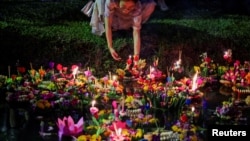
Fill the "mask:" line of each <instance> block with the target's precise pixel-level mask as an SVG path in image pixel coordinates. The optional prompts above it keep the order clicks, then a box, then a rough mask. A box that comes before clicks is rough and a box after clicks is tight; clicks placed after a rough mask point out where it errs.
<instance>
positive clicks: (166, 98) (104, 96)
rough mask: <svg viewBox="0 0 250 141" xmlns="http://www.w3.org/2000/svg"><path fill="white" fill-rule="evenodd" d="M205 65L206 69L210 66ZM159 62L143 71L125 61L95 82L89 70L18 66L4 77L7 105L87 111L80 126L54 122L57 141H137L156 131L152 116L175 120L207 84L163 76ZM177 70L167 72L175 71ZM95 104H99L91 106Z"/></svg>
mask: <svg viewBox="0 0 250 141" xmlns="http://www.w3.org/2000/svg"><path fill="white" fill-rule="evenodd" d="M208 60H209V59H207V58H206V62H207V65H205V66H208V64H210V62H209V61H208ZM158 61H159V60H158V58H156V59H155V60H154V62H153V64H152V65H149V66H148V69H147V68H146V66H147V64H146V62H145V60H141V59H139V58H138V57H137V56H133V58H132V57H129V59H128V60H127V62H126V68H125V69H117V70H116V74H113V75H112V74H111V72H109V73H108V74H107V75H105V76H103V77H100V78H98V77H96V76H94V74H93V73H92V70H91V69H90V68H84V69H81V66H80V65H72V66H71V68H70V69H68V67H65V66H63V65H62V64H57V65H55V63H54V62H49V67H48V68H46V69H45V68H44V67H40V68H39V69H38V70H35V69H34V68H33V67H31V69H30V70H28V71H27V72H26V69H24V68H22V67H20V68H19V71H18V74H17V75H13V76H12V77H3V78H4V79H3V80H4V81H5V82H3V84H4V85H5V86H7V88H8V92H7V101H8V102H27V103H29V104H30V105H31V107H32V108H33V110H34V111H39V110H42V111H47V110H48V109H50V110H51V109H52V110H54V111H58V110H56V109H61V111H71V110H80V111H86V109H87V108H88V107H89V111H87V114H88V117H86V118H85V121H84V122H83V119H79V120H78V122H77V123H75V122H74V120H73V118H72V117H71V116H64V117H63V118H62V119H61V118H60V117H57V121H56V125H57V127H58V135H59V138H61V136H63V135H69V136H74V137H75V139H77V140H103V139H110V140H114V141H117V140H139V139H142V138H143V134H145V133H146V132H145V130H144V129H145V128H146V127H152V128H157V131H159V129H160V127H159V123H160V120H159V119H157V118H156V116H155V111H157V110H161V111H162V114H164V112H165V110H166V109H174V110H176V109H177V110H176V111H178V116H180V113H181V112H182V110H183V107H184V106H189V105H190V104H192V102H195V101H192V100H195V99H198V100H200V99H201V98H202V95H201V93H200V92H199V91H198V88H200V87H203V86H204V84H205V83H206V82H207V81H206V78H203V76H201V74H200V73H196V74H195V77H194V78H195V79H194V78H193V79H190V78H187V77H185V78H181V79H175V78H174V76H173V75H171V76H170V75H169V74H168V76H166V75H165V74H164V73H162V72H161V71H160V70H159V69H158ZM178 65H179V64H176V65H174V68H173V69H172V70H178V71H180V67H179V66H178ZM213 69H214V68H213ZM168 77H171V79H168ZM124 80H129V82H130V80H133V82H135V83H136V87H133V88H134V91H131V92H128V91H124V89H125V88H128V87H127V86H126V85H123V84H124V83H123V81H124ZM168 80H170V81H168ZM166 81H167V82H166ZM193 85H194V86H195V87H194V86H193ZM191 99H192V100H191ZM94 100H95V101H97V102H98V103H91V101H94ZM190 100H191V101H190ZM91 104H92V106H91ZM83 108H84V109H83ZM87 110H88V109H87ZM59 111H60V110H59ZM164 118H166V117H164ZM83 123H84V124H83ZM164 124H165V123H164ZM164 126H165V125H164ZM180 128H182V127H180ZM173 129H174V130H175V128H173Z"/></svg>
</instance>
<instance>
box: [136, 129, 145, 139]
mask: <svg viewBox="0 0 250 141" xmlns="http://www.w3.org/2000/svg"><path fill="white" fill-rule="evenodd" d="M142 134H143V132H142V129H137V130H136V134H135V137H136V138H141V137H142Z"/></svg>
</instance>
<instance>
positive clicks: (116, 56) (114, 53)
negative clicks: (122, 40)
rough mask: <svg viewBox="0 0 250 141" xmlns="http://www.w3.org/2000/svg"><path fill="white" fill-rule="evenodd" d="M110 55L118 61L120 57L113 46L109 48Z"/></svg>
mask: <svg viewBox="0 0 250 141" xmlns="http://www.w3.org/2000/svg"><path fill="white" fill-rule="evenodd" d="M109 51H110V54H111V56H112V57H113V58H114V59H115V60H116V61H120V60H121V57H120V56H119V55H118V54H117V53H116V51H115V50H114V49H113V48H109Z"/></svg>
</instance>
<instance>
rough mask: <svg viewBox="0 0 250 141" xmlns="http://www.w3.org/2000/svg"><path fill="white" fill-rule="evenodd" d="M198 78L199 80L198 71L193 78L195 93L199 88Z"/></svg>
mask: <svg viewBox="0 0 250 141" xmlns="http://www.w3.org/2000/svg"><path fill="white" fill-rule="evenodd" d="M197 78H198V71H196V73H195V75H194V77H193V80H192V89H191V90H192V91H195V90H196V89H197V87H198V84H197Z"/></svg>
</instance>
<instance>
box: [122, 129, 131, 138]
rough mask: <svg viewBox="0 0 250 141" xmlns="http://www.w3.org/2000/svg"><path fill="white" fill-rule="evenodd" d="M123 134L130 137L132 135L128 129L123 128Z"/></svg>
mask: <svg viewBox="0 0 250 141" xmlns="http://www.w3.org/2000/svg"><path fill="white" fill-rule="evenodd" d="M122 135H123V136H127V137H128V136H129V135H130V133H129V131H128V129H123V130H122Z"/></svg>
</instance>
